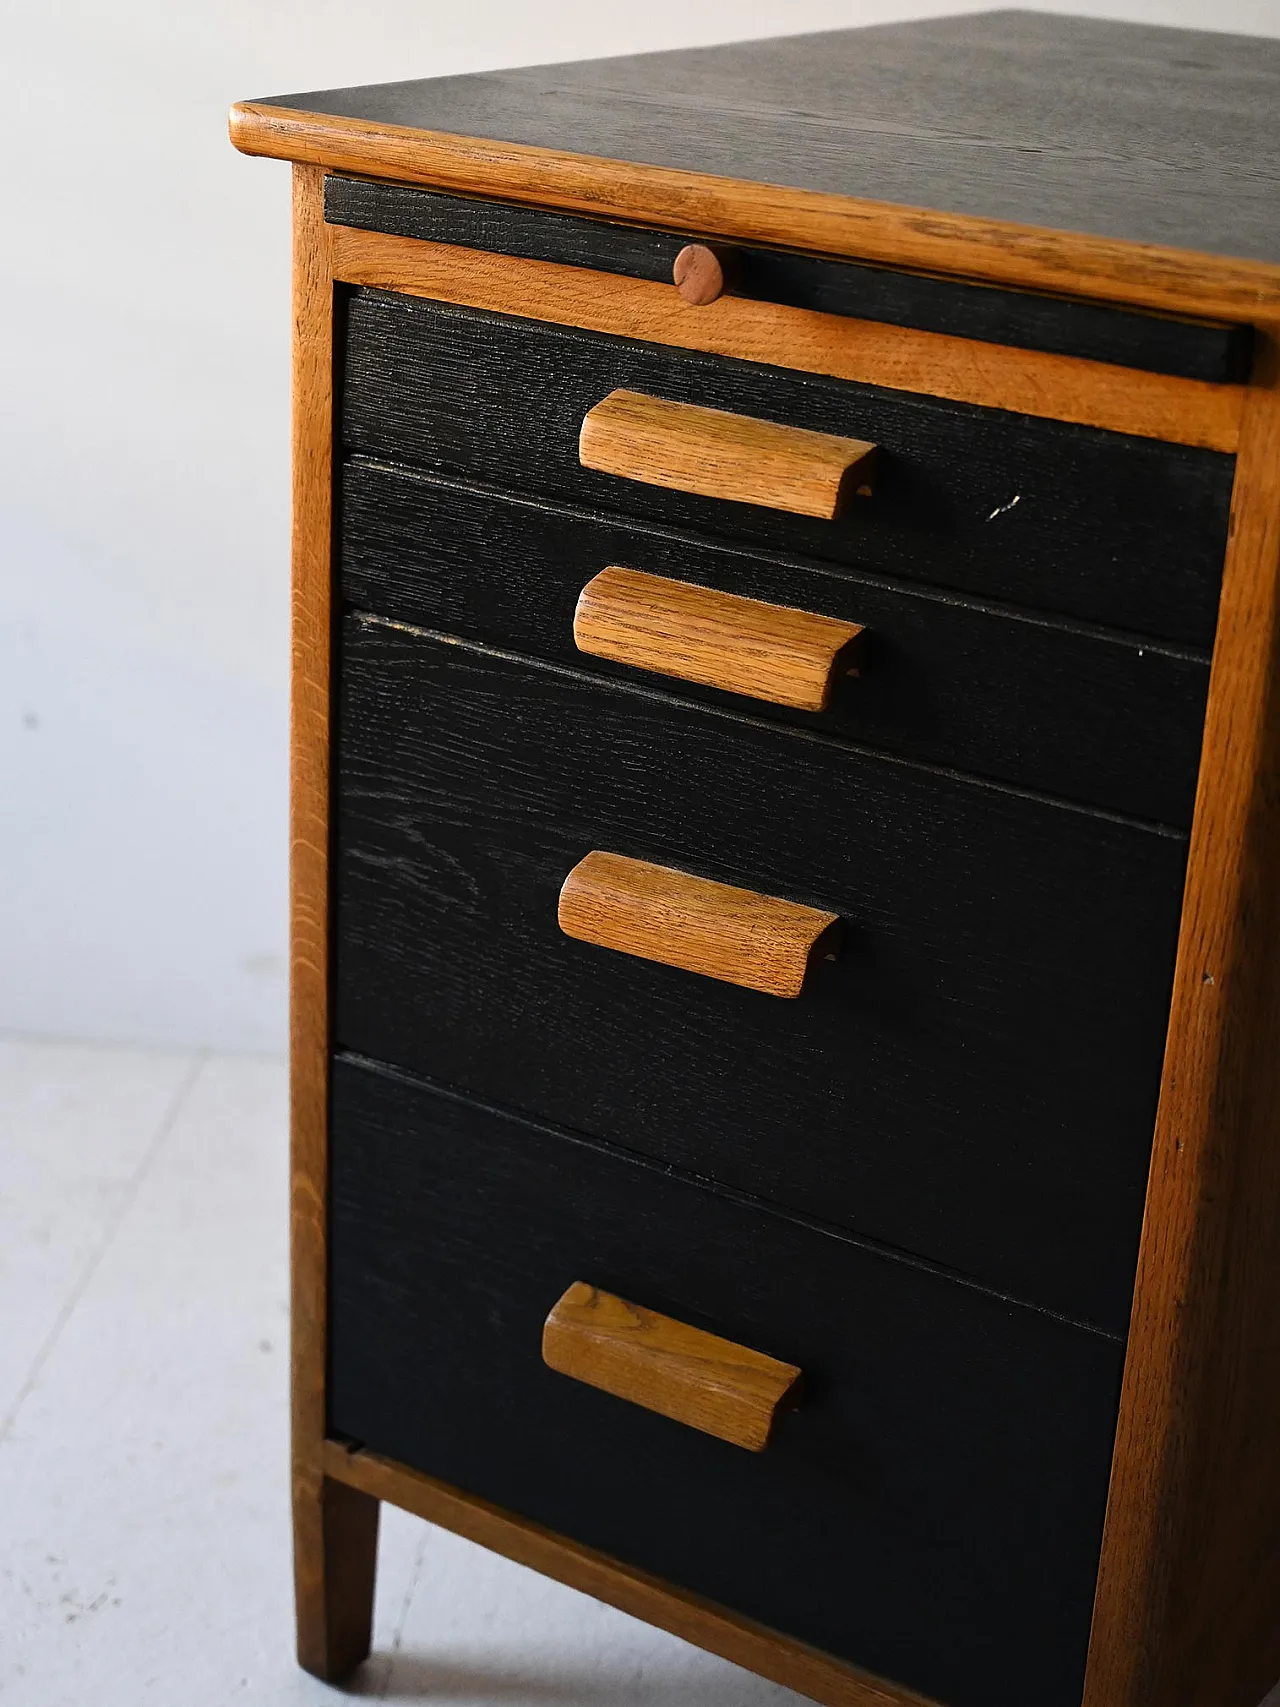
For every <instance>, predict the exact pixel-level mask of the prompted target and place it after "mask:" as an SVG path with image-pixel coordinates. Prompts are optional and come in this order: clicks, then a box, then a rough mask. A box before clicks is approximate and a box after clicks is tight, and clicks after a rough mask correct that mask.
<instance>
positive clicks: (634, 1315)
mask: <svg viewBox="0 0 1280 1707" xmlns="http://www.w3.org/2000/svg"><path fill="white" fill-rule="evenodd" d="M542 1360H543V1362H544V1363H545V1364H546V1365H547V1367H548V1368H549V1369H554V1370H556V1371H557V1372H558V1373H559V1374H561V1375H568V1376H571V1377H572V1378H573V1379H574V1380H575V1381H583V1382H585V1383H586V1384H587V1386H589V1387H599V1388H600V1389H601V1390H602V1391H604V1392H606V1393H612V1394H613V1395H614V1396H615V1398H619V1399H626V1400H627V1401H628V1402H629V1403H631V1404H633V1405H642V1406H643V1407H644V1408H645V1410H648V1411H657V1412H658V1414H659V1415H660V1416H664V1417H670V1418H671V1420H672V1421H673V1422H679V1423H685V1424H687V1425H688V1427H689V1428H696V1429H699V1430H701V1432H702V1433H703V1434H713V1435H715V1436H716V1437H717V1438H718V1439H720V1440H727V1441H728V1442H729V1444H730V1445H731V1446H742V1447H745V1448H746V1450H747V1451H748V1452H763V1451H764V1449H765V1447H766V1446H767V1445H768V1444H769V1436H770V1434H771V1433H772V1432H773V1425H774V1423H775V1422H776V1420H777V1417H778V1413H779V1411H780V1410H782V1409H784V1408H785V1407H787V1406H788V1405H793V1404H794V1403H795V1400H796V1393H797V1388H798V1386H799V1383H800V1370H799V1369H797V1368H796V1366H795V1364H793V1363H780V1362H779V1361H778V1359H777V1358H775V1357H766V1356H765V1354H764V1353H763V1352H760V1351H751V1350H749V1349H748V1348H747V1347H746V1346H741V1345H735V1344H734V1343H733V1342H732V1340H726V1339H721V1338H720V1336H719V1335H718V1334H709V1333H704V1332H703V1330H702V1329H701V1328H691V1327H689V1326H688V1325H687V1324H686V1323H684V1322H677V1321H674V1320H673V1319H672V1318H671V1317H670V1316H661V1315H659V1314H658V1313H657V1311H656V1310H646V1309H644V1308H643V1307H642V1306H641V1305H639V1304H629V1303H628V1302H627V1301H626V1300H625V1299H624V1298H615V1297H614V1296H613V1294H612V1293H611V1292H601V1291H600V1290H599V1289H598V1288H597V1287H594V1286H588V1285H587V1284H586V1282H584V1281H581V1280H578V1281H575V1282H574V1283H573V1285H572V1286H571V1287H570V1288H569V1289H568V1291H567V1292H566V1293H565V1294H564V1295H563V1297H561V1298H560V1299H559V1300H558V1301H557V1303H556V1304H555V1305H554V1306H553V1307H552V1310H551V1314H550V1315H549V1316H548V1317H547V1320H546V1324H545V1326H544V1327H543V1330H542Z"/></svg>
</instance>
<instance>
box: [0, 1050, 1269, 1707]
mask: <svg viewBox="0 0 1280 1707" xmlns="http://www.w3.org/2000/svg"><path fill="white" fill-rule="evenodd" d="M287 1329H288V1324H287V1318H286V1309H285V1081H284V1070H283V1067H282V1066H281V1064H280V1063H279V1062H277V1061H274V1060H264V1059H260V1058H255V1057H240V1056H201V1055H179V1054H165V1053H159V1052H157V1053H143V1052H137V1051H129V1050H115V1049H99V1048H81V1047H74V1046H67V1045H57V1044H41V1043H28V1042H19V1041H4V1040H3V1039H0V1697H2V1698H3V1702H4V1707H86V1704H89V1707H143V1704H145V1703H152V1702H155V1703H162V1704H163V1707H230V1704H250V1703H262V1704H264V1707H265V1704H270V1707H318V1704H320V1703H323V1702H330V1701H337V1700H340V1699H341V1698H342V1695H343V1692H342V1691H338V1690H334V1689H329V1688H327V1687H326V1686H325V1685H323V1684H320V1683H318V1682H316V1681H315V1679H313V1678H309V1677H306V1676H304V1675H303V1674H302V1673H301V1672H299V1671H298V1670H297V1669H296V1667H295V1666H294V1663H293V1657H292V1653H291V1640H292V1632H291V1627H290V1604H289V1593H290V1589H289V1533H288V1512H287V1502H286V1434H285V1365H286V1346H287ZM378 1589H379V1592H378V1610H377V1631H376V1636H375V1652H374V1656H373V1658H372V1659H371V1661H370V1662H369V1664H368V1665H367V1666H366V1667H365V1668H364V1669H363V1672H362V1674H361V1676H360V1677H359V1678H358V1679H357V1680H356V1682H355V1683H354V1684H353V1686H352V1688H351V1690H350V1691H348V1692H346V1693H348V1694H354V1695H358V1696H361V1697H372V1698H374V1699H377V1700H382V1701H388V1702H432V1701H435V1702H440V1703H444V1704H447V1707H691V1704H693V1703H697V1704H698V1707H799V1697H798V1696H795V1695H792V1694H791V1693H790V1692H789V1691H787V1690H782V1689H777V1688H775V1687H774V1686H773V1685H771V1684H767V1683H763V1682H761V1681H760V1680H759V1679H757V1678H753V1677H751V1676H749V1675H748V1674H747V1673H745V1672H742V1671H739V1670H737V1669H736V1668H735V1667H733V1666H730V1665H726V1664H724V1663H723V1662H721V1661H719V1660H715V1659H712V1658H711V1657H710V1656H709V1655H706V1654H703V1653H700V1652H699V1651H698V1650H696V1649H694V1648H690V1647H688V1646H687V1645H686V1644H685V1643H683V1642H679V1641H676V1640H675V1639H674V1638H672V1637H669V1636H665V1635H662V1634H661V1633H659V1632H658V1631H655V1630H652V1629H649V1628H648V1627H647V1626H645V1625H642V1624H638V1623H636V1622H635V1621H634V1620H633V1619H630V1618H627V1617H625V1616H624V1615H623V1614H622V1613H619V1612H614V1611H611V1610H610V1609H609V1608H607V1607H603V1606H600V1605H598V1604H597V1603H596V1602H595V1601H591V1600H588V1599H586V1598H585V1597H583V1596H582V1595H578V1594H575V1593H574V1592H573V1591H572V1590H570V1589H565V1588H561V1587H560V1586H559V1585H558V1584H555V1583H550V1582H547V1581H546V1580H545V1579H544V1578H541V1577H538V1576H535V1575H533V1574H532V1573H531V1572H528V1571H525V1570H522V1569H521V1568H520V1567H519V1566H518V1565H512V1564H509V1563H507V1562H506V1561H505V1560H502V1559H497V1558H495V1557H494V1556H493V1555H492V1554H489V1553H486V1552H484V1551H482V1550H481V1549H480V1548H477V1547H473V1546H471V1545H470V1543H468V1542H465V1541H459V1540H458V1539H456V1538H455V1537H453V1536H450V1535H447V1534H445V1533H443V1532H442V1531H440V1530H437V1529H432V1528H430V1527H428V1526H427V1525H426V1524H424V1523H421V1522H419V1521H418V1520H417V1519H415V1518H411V1517H408V1516H406V1515H405V1514H403V1513H400V1512H396V1511H392V1510H385V1512H384V1523H383V1536H382V1553H381V1560H380V1568H379V1584H378ZM1267 1707H1280V1691H1278V1692H1277V1693H1276V1694H1275V1695H1274V1696H1272V1697H1269V1698H1268V1704H1267Z"/></svg>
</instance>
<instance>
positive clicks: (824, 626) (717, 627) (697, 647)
mask: <svg viewBox="0 0 1280 1707" xmlns="http://www.w3.org/2000/svg"><path fill="white" fill-rule="evenodd" d="M862 632H863V629H862V626H861V624H859V623H856V622H841V621H840V620H839V618H838V617H830V616H818V615H815V614H814V613H813V612H812V611H804V610H795V609H794V608H792V607H789V606H787V605H773V604H766V603H765V602H764V601H763V600H761V599H744V598H741V597H740V596H738V595H737V594H734V593H718V592H715V591H713V590H711V589H710V588H707V587H699V586H697V585H696V584H694V583H692V582H689V581H673V580H671V579H670V578H669V577H667V576H662V575H646V574H644V573H643V572H642V571H640V570H637V569H623V568H619V567H617V566H613V567H610V568H608V569H602V570H601V571H600V573H599V574H598V575H593V576H592V578H591V579H590V581H588V582H587V584H586V586H585V587H584V588H583V589H582V591H581V593H580V594H579V595H578V603H577V606H576V607H575V609H574V613H573V639H574V644H575V645H576V646H577V648H578V650H579V651H580V652H585V653H588V654H590V655H591V656H592V657H596V658H611V659H612V660H613V661H614V662H615V663H619V664H631V665H633V666H634V667H635V668H636V669H640V670H649V671H654V672H656V673H657V674H659V675H664V676H674V677H676V678H677V679H678V680H681V681H687V682H701V683H703V684H704V685H705V686H707V687H714V688H723V689H724V690H725V692H727V693H736V694H747V695H750V697H751V698H753V699H762V700H768V701H771V702H772V703H773V704H775V705H784V706H791V707H793V708H794V709H795V710H797V711H825V710H826V709H827V707H828V706H829V705H830V703H831V696H832V694H833V692H834V691H835V689H836V687H837V685H838V683H839V681H840V680H841V679H842V678H843V677H844V676H846V675H847V674H848V673H849V671H850V670H851V669H852V668H853V667H854V648H855V646H856V644H857V642H858V639H859V636H860V635H861V634H862Z"/></svg>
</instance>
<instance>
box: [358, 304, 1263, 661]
mask: <svg viewBox="0 0 1280 1707" xmlns="http://www.w3.org/2000/svg"><path fill="white" fill-rule="evenodd" d="M719 306H720V305H719V304H717V303H713V304H712V305H711V307H710V308H705V309H699V310H698V313H697V315H695V314H694V312H693V310H691V309H684V308H682V309H681V310H680V312H681V314H682V315H683V316H684V318H685V320H687V321H689V322H693V321H694V320H696V319H698V318H700V317H702V318H705V317H706V316H708V315H713V314H715V313H716V312H717V310H718V308H719ZM344 347H345V366H344V373H343V417H342V435H343V442H344V445H345V448H346V449H347V450H348V451H351V452H356V453H360V454H364V455H367V456H369V457H372V458H376V459H377V460H379V461H391V462H397V463H401V464H403V463H409V464H412V465H414V466H416V467H418V468H420V469H422V470H424V471H425V472H428V473H438V474H444V475H454V476H456V477H458V478H461V479H464V480H471V481H480V482H484V483H487V484H489V485H494V486H499V487H505V488H506V489H508V490H510V489H511V488H513V487H516V488H518V489H519V490H521V491H522V492H524V493H525V494H527V495H530V496H534V497H542V498H551V499H561V500H566V501H569V502H573V503H578V504H581V505H584V506H585V507H588V508H595V509H602V510H612V511H614V512H617V511H620V510H621V511H625V512H626V513H627V514H629V515H632V516H635V517H637V518H643V519H647V520H651V521H654V522H659V523H661V524H662V525H664V526H667V527H676V528H681V529H683V530H685V531H686V532H689V533H694V534H697V535H700V536H701V537H703V538H709V539H713V540H714V539H717V538H718V539H736V540H739V541H741V542H743V543H744V544H750V545H753V546H754V547H756V548H757V549H761V548H762V549H764V550H767V551H784V552H786V553H788V555H793V556H794V555H800V556H807V557H811V558H815V559H818V560H820V561H825V562H828V563H833V564H840V565H842V566H848V567H852V568H854V569H858V570H861V571H863V572H867V573H872V574H877V573H880V574H888V575H892V576H895V577H901V578H903V579H905V580H908V581H915V582H918V583H919V582H923V583H925V584H927V585H930V586H933V587H939V586H945V587H949V588H951V589H953V590H957V591H962V592H968V593H971V594H977V595H978V596H979V597H983V598H998V599H1005V600H1008V601H1009V602H1011V603H1014V604H1018V605H1021V606H1023V607H1024V608H1028V607H1029V608H1034V609H1039V610H1042V611H1054V612H1058V613H1060V614H1062V615H1066V616H1073V617H1078V618H1080V619H1082V620H1084V621H1086V622H1103V623H1107V624H1108V625H1110V626H1112V627H1117V628H1126V629H1129V630H1131V631H1132V632H1134V633H1137V634H1149V635H1152V636H1153V637H1159V638H1163V639H1169V640H1178V641H1185V642H1187V643H1189V644H1191V645H1195V646H1205V647H1206V648H1207V647H1208V646H1209V645H1210V644H1211V643H1212V640H1213V630H1214V623H1215V620H1216V616H1217V604H1218V588H1219V583H1220V580H1221V574H1222V557H1223V552H1224V550H1225V545H1226V536H1227V522H1228V517H1229V514H1230V505H1231V479H1232V473H1233V468H1234V464H1233V462H1232V460H1231V459H1230V458H1228V457H1226V456H1222V455H1220V454H1218V453H1216V452H1212V451H1206V450H1194V449H1190V448H1187V447H1185V446H1180V445H1170V444H1156V443H1152V442H1151V441H1150V440H1147V439H1142V438H1133V437H1122V436H1120V435H1118V434H1114V433H1104V432H1098V431H1095V430H1093V429H1091V428H1087V427H1079V426H1071V425H1066V424H1064V423H1062V422H1058V421H1046V420H1031V419H1028V418H1027V417H1026V416H1023V415H1015V414H1010V413H1008V412H1006V411H1004V410H1000V409H980V408H976V407H973V406H971V405H966V404H961V403H950V402H945V401H940V400H937V399H934V398H929V397H921V396H916V395H907V394H905V393H903V392H900V391H894V390H889V389H885V388H884V387H873V386H863V385H854V384H851V383H848V382H845V381H842V380H839V379H833V378H828V377H820V376H817V375H809V374H800V373H796V372H793V371H789V370H785V369H782V368H778V367H766V366H762V365H759V364H757V363H754V362H748V361H735V360H728V359H726V358H724V357H722V356H716V355H706V354H701V353H695V352H691V351H688V350H682V349H677V348H671V347H669V346H665V345H660V344H654V343H646V342H640V341H637V340H634V339H627V338H621V337H614V336H605V335H602V334H600V333H597V332H583V331H578V330H573V329H570V328H567V327H561V326H555V325H548V324H546V323H543V322H537V321H532V320H526V319H516V318H511V317H507V316H504V315H499V314H490V313H484V312H478V311H476V310H474V309H469V308H455V307H450V306H448V305H446V304H444V303H438V302H431V301H422V300H416V299H414V298H413V297H410V296H401V295H391V294H387V293H383V292H379V291H364V290H359V291H356V292H355V293H354V294H353V295H352V296H351V297H350V298H349V300H348V303H347V313H346V337H345V341H344ZM616 388H622V389H625V390H630V391H641V392H645V393H647V394H648V395H650V396H660V397H669V398H674V399H675V400H677V401H679V402H690V403H699V404H703V405H709V406H711V407H714V408H717V409H727V410H732V411H734V412H735V413H740V414H747V415H764V416H767V417H768V418H769V419H770V420H773V421H780V422H782V423H784V424H786V425H789V426H796V427H807V428H811V429H813V430H815V431H818V432H834V433H838V434H840V435H842V436H847V437H857V438H862V439H866V440H869V441H874V442H875V443H876V444H878V445H880V446H881V452H882V455H881V461H880V465H879V468H878V471H877V475H876V491H875V496H874V497H873V498H871V499H869V500H867V501H866V502H862V501H859V502H858V503H856V504H854V505H852V506H851V507H850V509H849V511H848V513H847V514H846V515H845V516H844V517H842V518H840V519H839V520H837V521H835V522H822V521H817V520H814V519H812V518H810V517H807V516H792V515H783V514H774V513H772V512H770V511H768V510H764V509H759V508H756V507H755V506H751V505H745V504H733V505H730V504H724V503H721V502H719V501H717V500H716V499H712V498H699V497H694V496H689V495H687V494H685V493H679V492H669V491H665V490H663V489H661V488H659V487H656V486H644V485H641V484H640V483H638V482H634V481H622V480H616V479H614V478H612V477H611V476H609V475H602V474H597V473H595V472H594V471H593V470H591V469H586V468H583V467H582V466H581V464H580V462H579V460H578V435H579V432H580V431H581V426H582V417H583V416H584V415H585V414H586V412H587V410H588V409H590V408H592V407H593V406H594V405H595V404H596V403H598V402H599V401H600V399H601V398H602V397H603V396H605V395H606V394H607V393H608V392H609V391H611V390H614V389H616ZM1214 394H1215V395H1217V392H1216V390H1215V393H1214ZM1155 517H1158V518H1159V525H1158V526H1153V525H1152V523H1153V518H1155ZM783 602H785V601H783Z"/></svg>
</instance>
